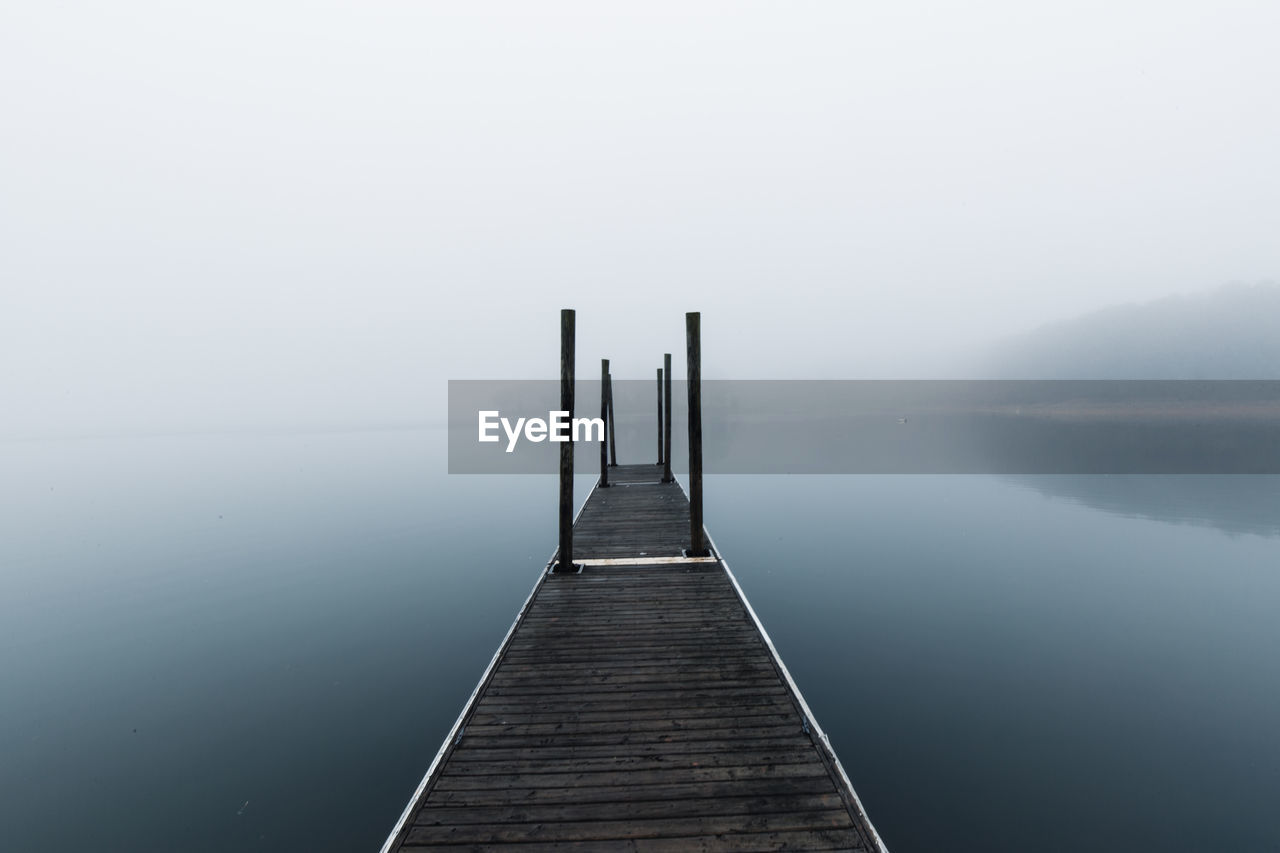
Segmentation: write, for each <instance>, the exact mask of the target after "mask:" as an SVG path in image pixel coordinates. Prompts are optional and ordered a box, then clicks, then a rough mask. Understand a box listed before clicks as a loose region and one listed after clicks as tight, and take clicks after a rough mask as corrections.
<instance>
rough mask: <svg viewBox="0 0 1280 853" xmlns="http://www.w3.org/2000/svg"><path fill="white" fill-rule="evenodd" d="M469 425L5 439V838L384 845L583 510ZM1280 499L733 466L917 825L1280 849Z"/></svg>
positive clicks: (1, 611) (948, 831)
mask: <svg viewBox="0 0 1280 853" xmlns="http://www.w3.org/2000/svg"><path fill="white" fill-rule="evenodd" d="M443 447H444V441H443V434H442V433H441V432H440V431H431V430H422V431H413V430H404V431H368V432H346V433H309V434H277V435H262V434H247V433H246V434H221V435H188V436H158V437H103V438H82V439H75V440H60V441H46V442H42V441H22V442H17V441H14V442H6V443H3V444H0V472H3V478H0V501H2V506H0V512H2V515H3V523H2V527H0V637H3V643H0V683H2V684H3V687H2V688H0V755H3V756H4V760H3V762H0V827H3V829H2V830H0V833H3V837H2V838H0V847H2V848H3V849H6V850H20V851H45V850H59V849H69V848H75V847H83V846H85V844H86V843H87V842H88V841H90V840H91V841H92V842H93V843H92V845H91V846H93V847H94V849H100V850H107V851H117V850H118V851H142V853H147V851H171V850H176V849H181V850H189V851H227V850H294V849H299V850H300V849H306V850H311V851H335V853H337V851H359V850H376V849H377V848H378V846H379V845H380V844H381V842H382V840H383V838H384V837H385V835H386V833H387V832H388V831H389V830H390V829H391V827H392V825H393V824H394V822H395V820H396V818H397V817H398V816H399V814H400V811H401V810H402V809H403V807H404V805H405V803H406V801H407V800H408V798H409V796H410V795H411V794H412V792H413V789H414V787H415V786H416V785H417V782H418V780H419V779H420V777H421V775H422V773H423V772H424V771H425V770H426V767H427V765H428V764H429V763H430V761H431V758H432V756H433V755H434V754H435V752H436V749H437V748H438V747H439V744H440V741H441V739H442V738H443V737H444V735H445V733H446V732H447V731H448V729H449V727H450V725H452V723H453V720H454V718H455V717H456V716H457V714H458V712H459V711H460V710H461V708H462V706H463V703H464V702H465V701H466V698H467V696H468V695H469V694H470V692H471V690H472V688H473V687H474V686H475V681H476V679H477V678H478V677H479V675H480V673H481V672H482V670H483V669H484V667H485V665H486V664H487V663H488V661H489V658H490V656H491V655H492V654H493V651H494V649H495V647H496V646H497V644H498V642H499V641H500V640H501V638H502V636H503V634H504V633H505V632H506V629H507V627H508V625H509V624H510V622H511V619H512V618H513V616H514V615H515V613H516V610H517V609H518V608H519V605H520V603H521V602H522V601H523V600H524V598H525V596H526V595H527V594H528V592H529V590H530V588H531V587H532V585H533V583H534V581H535V580H536V577H537V573H538V571H539V569H540V568H541V566H542V565H543V564H544V563H545V561H546V559H547V557H548V556H549V554H550V552H551V550H552V548H553V546H554V539H555V510H556V503H555V488H556V484H555V481H554V478H551V477H541V476H523V477H522V476H512V477H498V476H474V477H459V476H455V477H449V476H447V475H446V474H444V470H445V457H444V451H443ZM620 450H623V454H622V455H623V456H624V457H625V456H626V453H625V450H624V449H623V448H620ZM645 452H646V453H647V452H648V448H645ZM623 461H625V458H624V459H623ZM592 482H593V478H592V477H590V476H589V475H584V476H582V477H580V478H579V485H578V488H579V493H578V499H579V501H580V500H581V499H582V498H584V497H585V495H586V490H587V489H588V488H589V487H590V484H591V483H592ZM1277 510H1280V478H1276V477H1237V478H1232V477H1212V478H1208V477H1206V478H1195V477H1182V478H1161V477H1140V478H1103V477H1090V478H1053V477H1041V478H1019V479H1005V480H1002V479H999V478H995V477H970V476H951V477H948V476H934V477H926V476H899V477H892V476H844V477H835V476H806V477H798V476H791V477H788V476H755V477H750V476H721V477H712V478H709V479H708V482H707V484H706V518H707V524H708V527H709V528H710V530H711V533H712V535H713V536H714V537H715V539H716V542H717V544H718V545H719V547H720V549H721V550H722V552H723V553H724V555H725V556H726V557H727V558H728V559H729V561H730V563H731V565H732V566H733V568H734V570H735V572H736V573H737V575H738V577H739V579H740V581H741V583H742V585H743V587H744V589H745V590H746V592H747V594H748V596H749V597H750V598H751V601H752V604H753V605H754V607H755V609H756V610H757V612H758V613H759V615H760V617H761V619H762V620H763V621H764V623H765V625H766V627H767V628H768V630H769V632H770V633H771V635H772V637H773V639H774V641H775V643H776V645H777V646H778V648H779V651H780V652H781V654H782V656H783V658H784V660H785V661H786V663H787V665H788V666H789V668H790V669H791V672H792V674H793V675H794V676H795V678H796V681H797V682H798V683H799V685H800V687H801V689H802V690H803V691H804V693H805V696H806V698H807V699H808V701H809V704H810V705H811V707H812V708H813V710H814V712H815V714H816V715H817V717H818V720H819V722H820V723H821V724H822V725H823V727H824V728H825V729H826V730H827V732H828V734H829V735H830V736H831V740H832V743H833V745H834V746H835V748H836V750H837V752H838V753H839V755H840V756H841V759H842V761H843V762H844V764H845V766H846V768H847V770H848V771H849V775H850V776H851V778H852V779H853V782H854V785H855V787H856V788H857V789H858V792H859V794H860V795H861V797H862V799H863V802H864V804H865V805H866V807H867V809H868V811H869V812H870V814H871V817H872V819H873V820H874V821H875V823H876V825H877V828H878V829H879V830H880V832H881V834H882V835H883V836H884V838H885V840H886V842H887V843H888V844H889V846H890V848H891V849H892V850H894V851H895V853H902V851H931V850H939V849H949V850H968V849H974V850H977V849H982V850H1009V851H1021V850H1046V851H1053V850H1064V851H1065V850H1073V851H1074V850H1078V849H1081V848H1083V847H1088V848H1090V849H1102V850H1116V851H1120V850H1134V849H1161V850H1164V851H1181V850H1187V851H1190V850H1204V849H1217V850H1233V851H1234V850H1259V851H1261V850H1270V851H1274V850H1276V849H1278V848H1280V830H1278V829H1277V821H1276V820H1275V818H1274V798H1275V795H1276V793H1277V792H1278V791H1280V714H1277V713H1276V711H1275V709H1276V708H1277V707H1280V619H1276V618H1275V611H1276V609H1277V604H1278V603H1280V530H1277V527H1276V524H1275V521H1276V519H1277V518H1280V512H1278V511H1277Z"/></svg>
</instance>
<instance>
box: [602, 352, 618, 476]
mask: <svg viewBox="0 0 1280 853" xmlns="http://www.w3.org/2000/svg"><path fill="white" fill-rule="evenodd" d="M605 386H606V390H607V391H608V394H609V467H610V468H617V467H618V442H617V440H616V439H615V438H614V435H613V374H612V373H610V374H609V376H608V377H607V378H606V379H605Z"/></svg>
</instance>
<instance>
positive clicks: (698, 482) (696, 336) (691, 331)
mask: <svg viewBox="0 0 1280 853" xmlns="http://www.w3.org/2000/svg"><path fill="white" fill-rule="evenodd" d="M701 321H702V315H701V314H699V313H698V312H697V311H690V312H689V313H687V314H685V315H684V331H685V344H686V347H687V349H688V360H689V365H688V375H687V378H686V380H685V382H686V384H687V385H688V386H689V556H691V557H705V556H707V555H708V554H709V553H710V552H709V551H708V550H707V544H706V540H705V537H704V533H703V530H702V330H701V325H702V323H701Z"/></svg>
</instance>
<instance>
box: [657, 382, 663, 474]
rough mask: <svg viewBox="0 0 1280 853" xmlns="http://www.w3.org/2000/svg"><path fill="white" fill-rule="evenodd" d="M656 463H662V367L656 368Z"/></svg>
mask: <svg viewBox="0 0 1280 853" xmlns="http://www.w3.org/2000/svg"><path fill="white" fill-rule="evenodd" d="M658 464H659V465H661V464H662V368H661V367H659V368H658Z"/></svg>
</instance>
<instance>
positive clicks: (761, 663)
mask: <svg viewBox="0 0 1280 853" xmlns="http://www.w3.org/2000/svg"><path fill="white" fill-rule="evenodd" d="M661 472H662V467H661V466H658V465H624V466H619V467H618V468H615V469H611V473H613V474H615V475H616V477H615V479H614V485H613V486H611V487H610V488H608V489H604V490H601V489H596V490H594V491H593V492H592V494H591V496H590V497H589V498H588V501H587V504H586V507H585V508H584V510H583V512H582V514H581V516H580V517H579V519H578V522H577V525H576V527H575V530H574V544H575V549H576V552H575V553H576V556H577V557H579V558H582V559H590V558H601V557H614V558H620V557H626V558H633V559H634V562H633V563H628V564H625V565H608V566H591V565H588V566H587V567H586V568H585V569H584V570H583V571H582V573H580V574H548V575H546V576H545V578H544V579H543V581H542V583H541V584H540V585H539V586H538V588H537V590H536V591H535V593H534V596H533V598H532V600H531V602H530V604H529V606H528V607H527V609H526V610H525V612H524V615H523V617H522V618H521V620H520V621H519V623H518V624H517V626H516V629H515V631H514V632H513V634H512V635H511V637H510V639H509V640H508V642H507V643H506V646H505V647H504V649H503V650H502V651H501V654H500V656H499V660H498V663H497V665H496V667H495V668H494V669H493V671H492V673H491V674H490V676H489V679H488V681H487V683H485V684H483V685H482V686H481V690H480V693H479V695H478V698H477V701H476V702H475V703H474V705H473V706H472V708H471V710H470V713H469V716H468V717H467V718H466V720H465V725H464V727H463V728H462V730H461V734H460V736H459V737H457V738H455V739H454V741H453V742H452V743H451V744H450V745H449V747H448V749H447V751H446V752H445V754H444V756H443V761H442V763H441V764H440V766H439V768H438V769H437V771H436V773H435V774H434V776H433V778H431V779H429V780H428V781H427V784H426V787H425V789H424V793H423V796H422V798H421V799H420V801H419V802H418V803H417V805H416V807H415V808H414V809H413V811H412V812H411V814H410V816H409V819H408V820H407V822H406V823H405V825H404V827H403V828H402V830H401V832H400V834H399V836H398V838H397V839H396V844H395V845H394V846H393V849H401V850H417V849H425V848H433V849H458V850H487V849H493V848H500V849H511V850H519V851H542V850H584V851H587V850H589V851H596V850H599V851H612V850H627V851H645V850H653V851H683V850H705V851H720V850H723V851H749V850H875V849H876V848H875V846H874V841H873V840H872V839H873V836H872V834H871V833H870V832H869V831H868V830H867V829H866V827H865V826H864V825H863V823H862V818H861V817H860V813H859V811H858V809H857V807H856V806H855V805H854V804H853V802H852V800H851V798H850V796H849V795H848V793H846V791H845V789H844V788H843V787H842V783H841V782H840V781H839V779H838V777H837V776H836V775H835V774H834V772H833V768H832V765H831V763H830V760H829V758H828V757H827V754H826V753H825V752H824V751H823V749H822V748H821V745H820V744H819V743H817V742H816V740H815V738H814V737H813V735H812V734H811V729H810V727H808V726H807V725H806V724H805V721H804V719H803V718H802V714H801V711H800V705H799V703H798V701H797V699H796V697H795V696H794V695H793V693H792V691H791V689H790V687H789V686H788V684H787V683H786V682H785V681H784V679H783V678H782V677H781V675H780V673H779V671H778V669H777V667H776V666H775V664H774V659H773V657H772V655H771V653H770V650H769V648H768V647H767V646H766V644H765V642H764V640H763V638H762V637H761V635H760V632H759V631H758V630H757V628H756V626H755V622H754V621H753V620H752V619H751V617H750V616H749V614H748V613H747V611H746V608H745V607H744V605H743V602H742V600H741V599H740V598H739V597H738V594H737V591H736V589H735V588H734V586H733V584H732V582H731V581H730V579H729V576H728V575H727V573H726V572H725V570H724V567H723V566H722V565H721V564H720V563H718V562H714V563H700V564H697V563H678V564H674V565H672V564H666V565H652V564H651V565H645V560H646V559H647V558H649V557H653V556H675V555H678V554H679V553H680V551H681V549H682V548H683V547H684V546H685V545H686V542H687V536H688V531H689V527H688V525H689V504H688V501H687V500H685V498H684V494H683V492H682V491H681V490H680V486H679V485H678V484H677V483H670V484H661V483H657V482H655V481H657V480H658V478H659V477H660V476H661ZM627 483H632V484H633V485H626V484H627Z"/></svg>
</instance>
